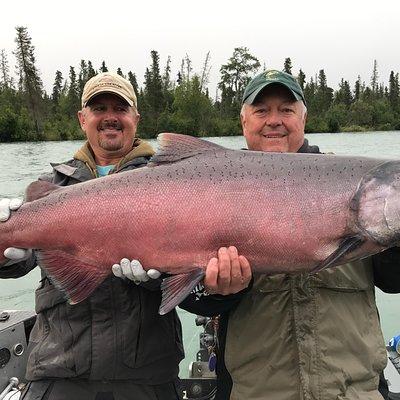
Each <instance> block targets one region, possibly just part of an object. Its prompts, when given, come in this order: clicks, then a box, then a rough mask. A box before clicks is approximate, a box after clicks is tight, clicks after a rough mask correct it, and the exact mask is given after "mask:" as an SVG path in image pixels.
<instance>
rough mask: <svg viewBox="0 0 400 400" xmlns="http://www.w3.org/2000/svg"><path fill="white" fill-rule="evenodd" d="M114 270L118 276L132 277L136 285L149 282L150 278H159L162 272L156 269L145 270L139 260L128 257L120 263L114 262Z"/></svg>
mask: <svg viewBox="0 0 400 400" xmlns="http://www.w3.org/2000/svg"><path fill="white" fill-rule="evenodd" d="M112 272H113V274H114V275H115V276H116V277H118V278H127V279H130V280H131V281H133V282H135V283H136V285H139V284H140V283H142V282H147V281H148V280H149V279H157V278H159V277H160V275H161V272H160V271H157V270H156V269H149V270H148V271H145V270H144V269H143V267H142V264H140V262H139V261H138V260H132V261H129V260H128V259H127V258H123V259H122V260H121V262H120V263H119V264H114V265H113V266H112Z"/></svg>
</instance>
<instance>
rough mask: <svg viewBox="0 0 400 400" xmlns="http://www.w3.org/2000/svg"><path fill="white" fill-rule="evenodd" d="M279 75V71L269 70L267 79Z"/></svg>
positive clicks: (266, 75) (266, 74)
mask: <svg viewBox="0 0 400 400" xmlns="http://www.w3.org/2000/svg"><path fill="white" fill-rule="evenodd" d="M278 76H279V71H267V72H266V73H265V77H266V78H267V79H276V78H277V77H278Z"/></svg>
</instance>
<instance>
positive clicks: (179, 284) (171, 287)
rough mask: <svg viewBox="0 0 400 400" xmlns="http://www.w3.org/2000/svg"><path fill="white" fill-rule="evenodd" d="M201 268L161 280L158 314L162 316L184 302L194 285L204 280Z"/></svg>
mask: <svg viewBox="0 0 400 400" xmlns="http://www.w3.org/2000/svg"><path fill="white" fill-rule="evenodd" d="M204 275H205V273H204V271H203V270H202V269H201V268H196V269H195V270H193V271H191V272H189V273H187V274H179V275H173V276H170V277H168V278H165V279H163V281H162V283H161V291H162V300H161V305H160V309H159V311H158V313H159V314H160V315H164V314H166V313H168V312H170V311H171V310H172V309H173V308H174V307H176V306H177V305H178V304H179V303H180V302H181V301H182V300H184V299H185V298H186V297H187V296H188V295H189V293H190V292H191V291H192V290H193V289H194V288H195V287H196V285H197V284H198V283H199V282H200V281H201V280H202V279H203V278H204Z"/></svg>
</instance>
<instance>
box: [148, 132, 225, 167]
mask: <svg viewBox="0 0 400 400" xmlns="http://www.w3.org/2000/svg"><path fill="white" fill-rule="evenodd" d="M157 140H158V150H157V152H156V154H154V156H153V157H152V158H151V160H150V162H149V163H148V164H147V165H148V166H156V165H160V164H165V163H172V162H175V161H179V160H183V159H185V158H189V157H193V156H195V155H197V154H202V153H205V152H207V151H211V150H213V151H215V150H227V149H226V148H225V147H222V146H220V145H219V144H216V143H212V142H209V141H207V140H203V139H199V138H196V137H193V136H189V135H181V134H178V133H160V134H159V135H158V136H157Z"/></svg>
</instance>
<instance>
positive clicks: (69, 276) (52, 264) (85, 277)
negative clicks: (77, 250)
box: [38, 250, 111, 304]
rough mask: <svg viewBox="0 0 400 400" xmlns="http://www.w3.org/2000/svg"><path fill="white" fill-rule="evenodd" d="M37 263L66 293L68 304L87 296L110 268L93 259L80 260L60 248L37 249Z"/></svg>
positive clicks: (75, 302)
mask: <svg viewBox="0 0 400 400" xmlns="http://www.w3.org/2000/svg"><path fill="white" fill-rule="evenodd" d="M38 263H39V265H40V266H41V267H43V268H44V270H45V271H46V272H47V274H48V275H49V277H50V278H51V281H52V282H53V283H54V285H56V286H57V287H58V288H59V289H61V290H62V291H63V292H64V293H65V294H66V295H67V297H68V300H69V303H70V304H77V303H79V302H81V301H83V300H85V299H86V298H87V297H89V296H90V294H91V293H92V292H93V291H94V290H95V289H96V288H97V287H98V286H99V285H100V284H101V283H102V282H103V281H104V279H105V278H106V277H107V276H108V275H109V274H110V273H111V268H110V269H109V270H107V269H106V268H102V267H101V266H99V265H98V264H96V263H95V262H94V261H93V262H92V261H90V260H82V259H80V258H78V257H75V256H74V255H73V254H70V253H67V252H64V251H62V250H46V251H39V252H38Z"/></svg>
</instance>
